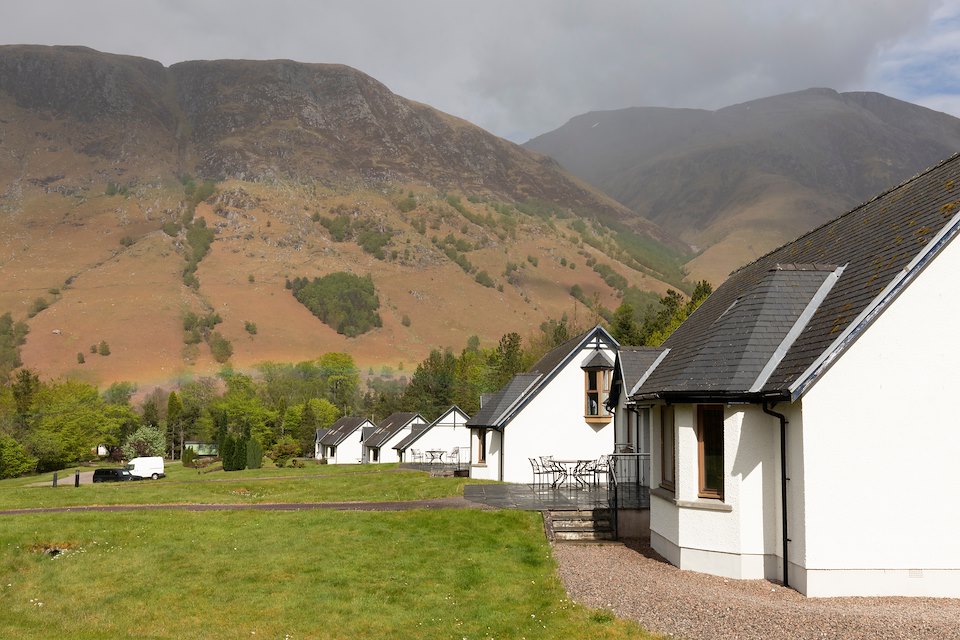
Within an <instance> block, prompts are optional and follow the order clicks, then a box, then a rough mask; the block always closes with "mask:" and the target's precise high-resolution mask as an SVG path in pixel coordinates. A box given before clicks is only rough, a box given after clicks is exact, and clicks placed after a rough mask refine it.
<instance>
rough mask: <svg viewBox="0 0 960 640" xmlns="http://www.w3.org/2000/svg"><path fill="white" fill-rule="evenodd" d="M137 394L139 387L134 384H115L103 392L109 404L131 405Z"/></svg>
mask: <svg viewBox="0 0 960 640" xmlns="http://www.w3.org/2000/svg"><path fill="white" fill-rule="evenodd" d="M136 392H137V385H135V384H134V383H132V382H114V383H113V384H111V385H110V386H109V387H107V390H106V391H104V392H103V399H104V401H105V402H107V403H108V404H121V405H129V404H130V398H131V397H133V394H134V393H136Z"/></svg>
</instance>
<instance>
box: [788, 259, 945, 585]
mask: <svg viewBox="0 0 960 640" xmlns="http://www.w3.org/2000/svg"><path fill="white" fill-rule="evenodd" d="M957 274H960V244H958V242H957V241H956V240H955V241H954V242H953V243H952V244H950V245H948V246H947V247H946V248H945V250H944V251H943V252H942V253H941V254H940V255H939V256H938V257H937V258H936V259H935V260H934V261H933V262H932V263H931V264H929V265H928V266H927V268H926V269H925V270H924V271H923V272H922V273H921V274H920V275H919V276H918V277H917V278H916V280H915V281H914V282H913V283H911V284H910V285H909V286H908V287H907V288H906V289H905V290H904V291H903V293H902V294H901V295H900V296H899V297H898V298H897V299H896V300H895V301H894V302H893V303H892V304H891V305H890V306H889V307H888V308H887V309H886V310H885V311H884V312H883V313H882V314H881V315H880V316H879V317H878V318H877V319H876V321H875V322H874V323H873V324H872V325H871V326H870V327H869V328H868V329H867V330H866V331H865V332H864V333H863V335H861V336H860V338H859V339H858V340H857V341H856V342H855V343H854V344H852V345H851V346H850V348H849V349H848V350H847V351H846V352H845V353H844V354H843V355H842V357H840V358H839V359H838V360H837V361H836V362H835V363H834V364H833V366H832V367H831V368H830V369H829V370H828V371H827V372H826V373H825V374H824V375H823V376H822V378H821V379H820V380H819V381H817V383H816V384H815V385H813V386H812V387H811V388H810V389H809V391H808V392H807V394H806V395H805V396H804V397H803V431H804V438H803V447H804V451H803V455H804V464H805V466H806V469H805V471H806V473H805V479H804V482H805V489H806V496H805V497H806V501H805V509H806V518H807V521H806V529H807V530H806V549H805V552H806V558H805V561H806V576H805V578H806V584H807V593H808V595H818V596H819V595H822V596H833V595H847V594H851V595H923V596H950V597H960V544H958V543H957V531H958V530H960V508H958V507H957V503H958V497H960V473H958V471H957V466H958V465H957V460H958V453H960V423H958V419H957V418H956V410H955V408H954V407H953V406H952V404H951V401H952V400H953V398H954V396H953V394H955V393H957V389H958V388H960V366H958V360H960V331H958V329H957V318H958V317H960V296H958V295H957V293H956V292H957V286H956V282H957V280H956V279H957Z"/></svg>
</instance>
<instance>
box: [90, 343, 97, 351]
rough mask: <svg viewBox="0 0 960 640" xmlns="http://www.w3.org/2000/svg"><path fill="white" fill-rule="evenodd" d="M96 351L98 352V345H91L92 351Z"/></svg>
mask: <svg viewBox="0 0 960 640" xmlns="http://www.w3.org/2000/svg"><path fill="white" fill-rule="evenodd" d="M96 352H97V345H95V344H92V345H90V353H96Z"/></svg>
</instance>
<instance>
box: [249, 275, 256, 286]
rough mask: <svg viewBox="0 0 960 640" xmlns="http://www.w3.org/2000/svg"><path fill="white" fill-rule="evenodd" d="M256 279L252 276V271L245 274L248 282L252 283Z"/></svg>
mask: <svg viewBox="0 0 960 640" xmlns="http://www.w3.org/2000/svg"><path fill="white" fill-rule="evenodd" d="M256 281H257V279H256V278H254V277H253V274H252V273H251V274H250V275H248V276H247V282H249V283H250V284H253V283H254V282H256Z"/></svg>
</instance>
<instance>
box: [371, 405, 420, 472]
mask: <svg viewBox="0 0 960 640" xmlns="http://www.w3.org/2000/svg"><path fill="white" fill-rule="evenodd" d="M420 424H425V422H424V420H423V418H421V417H420V416H416V417H415V418H413V419H412V420H411V421H410V422H408V423H407V424H406V425H404V427H403V429H400V430H399V431H397V432H396V433H395V434H394V435H393V437H391V438H388V439H387V441H386V442H384V443H383V444H382V445H380V460H379V462H400V454H399V453H398V452H397V450H396V449H394V448H393V447H394V446H396V444H397V443H398V442H400V441H401V440H403V439H404V438H406V437H407V436H409V435H410V431H411V430H412V428H413V426H414V425H420ZM369 462H373V452H372V451H371V452H370V458H369Z"/></svg>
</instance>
